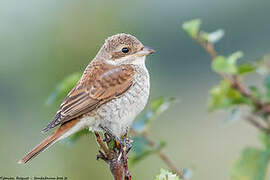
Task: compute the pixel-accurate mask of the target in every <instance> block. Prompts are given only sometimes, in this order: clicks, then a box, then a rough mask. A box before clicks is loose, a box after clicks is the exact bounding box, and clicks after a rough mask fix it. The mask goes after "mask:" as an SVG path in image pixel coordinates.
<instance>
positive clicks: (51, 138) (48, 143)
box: [18, 120, 78, 164]
mask: <svg viewBox="0 0 270 180" xmlns="http://www.w3.org/2000/svg"><path fill="white" fill-rule="evenodd" d="M77 122H78V120H72V121H69V122H67V123H65V124H63V125H61V126H60V127H59V128H58V129H57V130H56V131H55V132H54V133H53V134H52V135H50V136H49V137H47V138H46V139H44V140H43V141H42V142H41V143H40V144H38V145H37V146H36V147H34V148H33V149H32V150H31V151H29V152H28V153H27V154H26V155H25V156H24V157H23V158H22V159H21V160H19V161H18V164H25V163H27V162H28V161H29V160H31V159H32V158H34V157H35V156H37V155H38V154H39V153H41V152H42V151H44V150H45V149H47V148H48V147H50V146H51V145H53V144H54V143H55V142H57V140H59V139H60V138H61V137H62V136H63V135H64V134H65V133H66V132H67V131H68V130H70V129H71V128H72V127H74V125H75V124H76V123H77Z"/></svg>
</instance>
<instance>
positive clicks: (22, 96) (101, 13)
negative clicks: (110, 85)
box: [0, 0, 270, 180]
mask: <svg viewBox="0 0 270 180" xmlns="http://www.w3.org/2000/svg"><path fill="white" fill-rule="evenodd" d="M269 8H270V1H269V0H258V1H254V0H237V1H234V0H222V1H212V0H181V1H179V0H168V1H164V0H163V1H161V0H148V1H142V0H136V1H120V0H113V1H109V0H107V1H105V0H92V1H86V0H77V1H64V0H58V1H53V0H47V1H41V0H28V1H20V0H12V1H11V0H0V176H1V175H5V176H16V175H21V176H34V175H36V176H42V175H43V176H45V175H46V176H57V175H58V176H67V177H68V178H69V179H76V180H77V179H110V178H111V177H110V176H111V175H110V173H109V170H108V168H107V166H106V165H105V163H104V162H102V161H100V162H97V161H96V160H95V155H96V153H97V145H96V143H95V141H94V138H93V137H91V136H85V137H83V138H81V139H80V140H79V141H78V142H76V143H75V144H74V145H73V146H72V147H67V146H63V145H62V144H60V143H58V144H56V145H54V146H53V147H51V148H50V149H49V150H48V151H46V152H44V153H42V154H41V155H40V156H38V157H37V158H36V159H34V160H33V161H31V162H30V163H29V164H27V165H25V166H21V165H18V164H17V161H18V160H19V158H21V157H22V156H23V155H24V153H25V152H26V151H28V150H29V149H31V148H32V147H33V146H34V145H36V144H38V143H39V142H40V141H41V140H42V139H43V138H44V137H45V135H42V134H41V133H40V131H41V129H42V128H43V127H44V126H45V125H46V124H47V123H48V122H49V121H50V120H51V118H52V117H53V115H54V113H55V112H56V110H57V106H53V107H48V106H46V105H45V102H46V99H47V97H48V96H49V94H50V93H51V92H52V91H53V89H54V87H55V86H56V85H57V83H58V82H60V81H61V80H62V79H63V78H64V77H66V76H67V75H69V74H71V73H73V72H80V71H83V70H84V68H85V66H86V65H87V64H88V63H89V61H90V60H91V59H92V58H93V57H94V56H95V54H96V53H97V51H98V49H99V48H100V46H101V45H102V44H103V42H104V39H105V38H107V37H108V36H111V35H113V34H116V33H119V32H125V33H130V34H133V35H135V36H136V37H138V39H140V40H141V41H142V42H143V43H144V44H145V45H148V46H150V47H153V48H154V49H155V50H156V53H155V54H154V55H152V56H150V57H148V59H147V67H148V68H149V71H150V75H151V83H152V84H151V85H152V89H151V98H154V97H157V96H160V95H164V96H175V97H178V98H179V99H181V103H178V104H176V105H174V106H173V107H172V108H171V109H170V110H169V111H168V112H166V113H165V114H163V115H162V116H161V117H160V118H158V119H157V120H156V121H155V122H154V123H153V124H152V126H151V133H152V136H153V137H154V138H156V139H162V140H165V141H166V142H167V147H166V148H165V151H166V152H167V153H168V154H169V156H170V157H171V158H172V159H173V160H174V161H175V162H176V164H177V166H178V167H179V168H184V167H191V168H192V169H193V171H194V172H193V178H192V179H194V180H210V179H216V180H227V179H229V177H230V168H231V166H232V163H233V161H234V159H235V158H236V157H237V155H238V154H239V153H240V151H241V150H242V149H243V148H244V147H245V146H246V145H254V146H259V143H258V140H257V131H256V130H255V128H253V127H251V126H250V125H248V124H247V123H246V122H243V121H239V122H237V123H234V124H228V123H225V122H224V119H226V116H227V114H225V113H222V112H221V113H214V114H209V113H208V112H207V107H206V102H207V96H208V91H209V89H210V88H211V87H212V86H213V85H215V84H216V83H217V82H218V81H219V77H218V76H217V75H216V74H215V73H213V72H212V71H211V68H210V60H209V56H208V55H207V54H206V53H205V52H204V51H203V49H201V48H200V47H199V46H198V45H197V44H196V43H195V42H193V41H191V40H190V38H189V37H188V36H187V35H186V34H185V33H184V32H183V31H182V30H181V25H182V23H183V22H184V21H186V20H189V19H192V18H201V19H202V20H203V21H204V24H203V25H202V28H203V29H206V30H208V31H212V30H215V29H218V28H223V29H225V31H226V35H225V38H224V39H222V41H221V42H220V43H218V44H217V50H218V51H219V52H221V53H223V54H225V55H226V54H230V53H231V52H233V51H236V50H242V51H243V52H244V53H245V57H246V58H247V59H249V60H252V59H254V58H257V57H260V56H261V55H263V54H265V53H269V52H270V36H269V32H270V19H269V17H270V12H269ZM250 83H257V79H256V78H252V79H251V82H250ZM161 167H163V168H167V167H166V165H165V164H164V163H163V162H162V161H161V160H160V159H158V158H157V157H156V156H151V157H149V158H147V159H146V160H144V161H142V162H140V163H139V164H138V165H137V166H135V167H134V168H132V169H131V172H132V174H133V175H134V176H135V179H145V180H148V179H149V180H150V179H154V177H155V175H156V174H157V173H158V172H159V169H160V168H161ZM269 171H270V170H269ZM269 171H268V176H270V172H269Z"/></svg>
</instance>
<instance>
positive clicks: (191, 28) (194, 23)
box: [182, 19, 201, 38]
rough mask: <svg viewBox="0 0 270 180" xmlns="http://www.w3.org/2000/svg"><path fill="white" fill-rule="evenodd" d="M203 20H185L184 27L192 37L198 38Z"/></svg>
mask: <svg viewBox="0 0 270 180" xmlns="http://www.w3.org/2000/svg"><path fill="white" fill-rule="evenodd" d="M200 25H201V20H200V19H193V20H191V21H187V22H184V23H183V25H182V28H183V29H184V30H185V31H186V32H187V33H188V34H189V35H190V36H191V37H192V38H196V37H197V36H198V32H199V30H200Z"/></svg>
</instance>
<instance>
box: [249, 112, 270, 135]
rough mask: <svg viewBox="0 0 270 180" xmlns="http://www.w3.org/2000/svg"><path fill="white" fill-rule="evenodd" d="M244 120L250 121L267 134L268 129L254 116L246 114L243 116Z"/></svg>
mask: <svg viewBox="0 0 270 180" xmlns="http://www.w3.org/2000/svg"><path fill="white" fill-rule="evenodd" d="M245 120H246V121H248V122H249V123H251V124H252V125H253V126H255V127H257V128H258V129H259V130H261V131H263V132H265V133H267V134H269V133H270V129H269V128H267V127H265V126H264V125H262V124H261V123H260V122H259V121H258V120H257V119H256V118H255V117H254V116H252V115H248V116H246V117H245Z"/></svg>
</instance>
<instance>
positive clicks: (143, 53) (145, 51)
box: [137, 46, 155, 56]
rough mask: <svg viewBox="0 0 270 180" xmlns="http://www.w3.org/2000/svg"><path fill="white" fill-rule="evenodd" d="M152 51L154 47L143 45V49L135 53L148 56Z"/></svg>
mask: <svg viewBox="0 0 270 180" xmlns="http://www.w3.org/2000/svg"><path fill="white" fill-rule="evenodd" d="M154 52H155V50H154V49H152V48H150V47H147V46H144V47H143V49H142V50H141V51H139V52H138V53H137V55H138V56H148V55H150V54H152V53H154Z"/></svg>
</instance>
